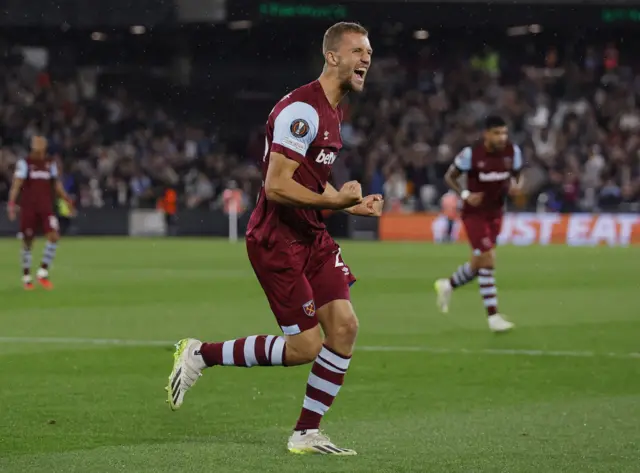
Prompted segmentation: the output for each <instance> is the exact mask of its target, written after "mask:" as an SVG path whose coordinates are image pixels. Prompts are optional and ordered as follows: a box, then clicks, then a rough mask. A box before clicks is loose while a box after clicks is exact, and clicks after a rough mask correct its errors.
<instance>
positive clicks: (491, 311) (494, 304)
mask: <svg viewBox="0 0 640 473" xmlns="http://www.w3.org/2000/svg"><path fill="white" fill-rule="evenodd" d="M493 273H494V270H493V268H483V269H480V270H479V271H478V285H479V286H480V295H481V296H482V299H483V301H484V308H485V309H486V310H487V316H489V317H490V316H492V315H495V314H497V313H498V291H497V290H496V279H495V277H494V275H493Z"/></svg>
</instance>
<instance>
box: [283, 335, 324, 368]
mask: <svg viewBox="0 0 640 473" xmlns="http://www.w3.org/2000/svg"><path fill="white" fill-rule="evenodd" d="M286 338H287V353H286V362H287V366H295V365H304V364H307V363H311V362H313V361H314V360H315V359H316V358H317V356H318V354H319V353H320V350H321V349H322V334H321V332H320V327H319V326H315V327H314V328H312V329H310V330H306V331H304V332H302V333H300V334H298V335H293V336H288V337H286Z"/></svg>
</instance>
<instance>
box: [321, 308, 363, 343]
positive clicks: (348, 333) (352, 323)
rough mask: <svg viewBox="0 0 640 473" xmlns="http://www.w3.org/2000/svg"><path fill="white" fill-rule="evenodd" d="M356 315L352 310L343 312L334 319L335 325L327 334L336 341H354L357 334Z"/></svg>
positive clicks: (357, 323)
mask: <svg viewBox="0 0 640 473" xmlns="http://www.w3.org/2000/svg"><path fill="white" fill-rule="evenodd" d="M359 325H360V324H359V322H358V317H357V316H356V314H355V313H354V312H353V311H349V312H348V313H345V314H344V315H342V316H341V317H339V318H338V320H337V321H336V324H335V326H334V327H333V328H332V329H331V330H330V332H329V333H328V334H327V335H328V337H329V338H332V339H335V340H337V341H341V342H346V343H350V344H352V343H354V342H355V340H356V336H357V335H358V328H359Z"/></svg>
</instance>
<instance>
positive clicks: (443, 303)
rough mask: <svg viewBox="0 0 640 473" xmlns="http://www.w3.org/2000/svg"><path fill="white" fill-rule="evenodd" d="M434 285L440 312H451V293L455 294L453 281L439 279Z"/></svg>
mask: <svg viewBox="0 0 640 473" xmlns="http://www.w3.org/2000/svg"><path fill="white" fill-rule="evenodd" d="M433 287H434V288H435V290H436V294H437V304H438V308H439V309H440V312H442V313H443V314H446V313H447V312H449V303H450V302H451V295H452V294H453V288H452V287H451V282H449V280H448V279H438V280H437V281H436V282H435V284H434V285H433Z"/></svg>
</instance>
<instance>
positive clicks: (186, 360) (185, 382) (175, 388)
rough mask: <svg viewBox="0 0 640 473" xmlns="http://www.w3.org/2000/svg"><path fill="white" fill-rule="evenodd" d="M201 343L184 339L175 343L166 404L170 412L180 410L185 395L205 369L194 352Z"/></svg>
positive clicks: (191, 339) (192, 339)
mask: <svg viewBox="0 0 640 473" xmlns="http://www.w3.org/2000/svg"><path fill="white" fill-rule="evenodd" d="M201 346H202V342H201V341H200V340H196V339H194V338H185V339H183V340H180V341H179V342H178V343H176V351H175V353H174V354H173V360H174V361H173V369H172V370H171V374H170V375H169V384H167V387H166V388H165V390H166V391H167V402H168V403H169V406H171V410H172V411H175V410H178V409H179V408H180V406H181V405H182V401H183V400H184V395H185V393H186V392H187V391H188V390H189V389H191V387H192V386H193V385H194V384H196V381H198V378H200V376H202V370H203V369H204V368H205V367H206V365H205V363H204V361H203V360H202V357H201V356H200V355H199V354H196V353H195V352H196V351H198V350H200V347H201Z"/></svg>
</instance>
